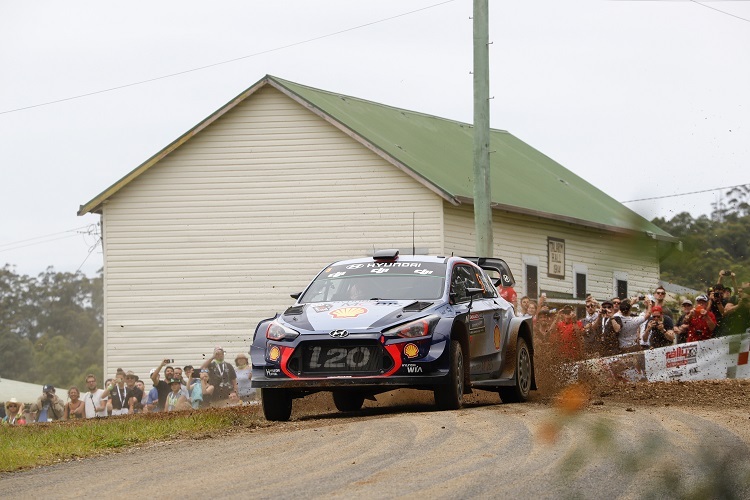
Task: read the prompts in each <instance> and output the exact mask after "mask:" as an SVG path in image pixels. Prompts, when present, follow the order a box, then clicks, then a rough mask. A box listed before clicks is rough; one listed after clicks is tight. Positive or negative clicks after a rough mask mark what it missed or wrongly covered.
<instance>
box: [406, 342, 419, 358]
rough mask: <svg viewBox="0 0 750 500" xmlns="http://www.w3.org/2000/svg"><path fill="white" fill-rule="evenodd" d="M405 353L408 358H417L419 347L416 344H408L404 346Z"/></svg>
mask: <svg viewBox="0 0 750 500" xmlns="http://www.w3.org/2000/svg"><path fill="white" fill-rule="evenodd" d="M404 355H405V356H406V357H407V358H416V357H417V356H419V347H417V345H416V344H406V345H405V346H404Z"/></svg>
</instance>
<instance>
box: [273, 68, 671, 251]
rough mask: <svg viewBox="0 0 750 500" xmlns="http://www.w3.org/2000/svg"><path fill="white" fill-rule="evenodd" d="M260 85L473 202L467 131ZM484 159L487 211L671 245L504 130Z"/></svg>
mask: <svg viewBox="0 0 750 500" xmlns="http://www.w3.org/2000/svg"><path fill="white" fill-rule="evenodd" d="M267 78H269V79H270V80H272V81H273V82H276V83H277V84H278V85H280V86H282V87H284V88H286V89H287V90H288V91H289V92H292V93H294V94H296V95H297V96H299V97H300V98H302V99H303V100H305V101H307V102H308V103H309V104H311V105H312V106H314V107H315V108H318V109H319V110H320V111H322V112H323V113H325V114H326V115H329V116H330V117H332V118H334V119H335V120H336V121H338V122H340V123H341V124H343V125H344V126H345V127H347V128H348V129H350V130H351V131H353V132H354V133H355V134H356V135H358V136H360V137H362V138H363V139H364V140H366V141H367V142H369V143H370V144H372V145H373V146H375V147H376V148H378V149H380V150H382V151H383V152H385V153H386V154H387V155H389V156H391V157H392V158H394V159H395V160H397V161H398V162H400V163H401V164H403V165H404V166H406V167H408V168H409V169H411V170H412V171H414V172H415V173H416V174H418V175H419V176H421V177H422V178H424V179H425V180H426V181H428V182H430V183H432V184H434V185H435V186H436V187H437V188H438V189H439V190H440V191H442V192H443V193H445V194H446V195H447V197H448V198H453V199H455V200H460V201H467V202H470V201H471V199H472V198H473V196H474V194H473V187H472V183H473V177H474V173H473V167H472V161H473V152H472V151H473V149H472V148H473V137H472V129H473V127H472V125H470V124H466V123H461V122H457V121H453V120H448V119H445V118H439V117H436V116H431V115H426V114H423V113H417V112H414V111H407V110H405V109H399V108H394V107H391V106H386V105H383V104H379V103H375V102H371V101H366V100H363V99H358V98H356V97H350V96H344V95H341V94H336V93H333V92H327V91H324V90H319V89H314V88H311V87H307V86H304V85H300V84H297V83H294V82H290V81H287V80H282V79H280V78H277V77H274V76H268V77H267ZM490 151H492V153H491V154H490V171H491V174H490V175H491V183H492V186H491V188H492V203H493V206H494V207H495V208H500V209H506V210H509V211H513V212H520V213H527V214H532V215H538V216H541V217H547V218H552V219H555V220H565V221H568V222H572V223H578V224H584V225H587V226H593V227H601V228H605V229H611V230H617V229H620V230H629V231H636V232H648V233H650V234H653V235H654V236H655V237H658V238H659V239H668V240H672V239H673V238H672V237H671V236H670V235H669V234H668V233H666V232H665V231H663V230H662V229H660V228H659V227H657V226H656V225H654V224H652V223H651V222H649V221H648V220H646V219H644V218H643V217H641V216H640V215H638V214H637V213H635V212H634V211H632V210H630V209H629V208H627V207H626V206H624V205H623V204H621V203H620V202H618V201H617V200H615V199H614V198H612V197H611V196H609V195H607V194H605V193H604V192H602V191H601V190H599V189H598V188H596V187H594V186H593V185H591V184H590V183H588V182H586V181H585V180H584V179H582V178H581V177H579V176H577V175H575V174H574V173H573V172H571V171H570V170H568V169H566V168H565V167H563V166H562V165H560V164H559V163H557V162H556V161H554V160H552V159H551V158H549V157H548V156H546V155H544V154H543V153H541V152H539V151H537V150H536V149H534V148H533V147H531V146H529V145H528V144H526V143H525V142H523V141H521V140H520V139H518V138H517V137H515V136H513V135H512V134H510V133H508V132H506V131H504V130H492V131H491V132H490Z"/></svg>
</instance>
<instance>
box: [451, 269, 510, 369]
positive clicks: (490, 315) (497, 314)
mask: <svg viewBox="0 0 750 500" xmlns="http://www.w3.org/2000/svg"><path fill="white" fill-rule="evenodd" d="M482 274H483V273H482V271H481V269H479V268H477V267H475V266H472V265H469V264H456V265H455V266H454V267H453V272H452V276H451V291H452V293H453V297H454V303H455V307H456V312H457V313H458V314H461V315H463V317H464V322H465V324H466V330H467V331H468V332H469V356H470V358H471V359H472V360H474V359H475V358H484V357H488V356H492V355H495V354H496V353H497V352H498V351H499V347H496V344H497V342H496V341H495V337H496V333H500V332H501V331H502V330H500V329H498V330H497V331H496V327H498V328H499V322H500V321H501V319H502V312H501V310H500V307H499V306H498V305H497V304H496V303H495V301H494V300H493V299H494V297H495V296H496V292H495V291H494V287H492V285H491V284H490V285H489V287H488V286H487V284H486V283H485V282H484V281H488V279H487V278H486V277H484V276H483V275H482ZM469 288H479V289H482V290H484V292H483V293H482V294H479V295H475V296H474V298H473V300H472V298H471V296H470V295H469V293H468V289H469ZM481 364H483V363H480V365H481ZM492 369H493V368H492V366H485V367H484V368H481V367H480V366H477V367H475V364H474V363H472V372H476V373H482V372H486V373H489V372H490V371H492Z"/></svg>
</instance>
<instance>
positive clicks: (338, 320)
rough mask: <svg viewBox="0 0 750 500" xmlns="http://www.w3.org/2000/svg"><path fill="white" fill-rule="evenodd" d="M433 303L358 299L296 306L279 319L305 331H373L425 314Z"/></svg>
mask: <svg viewBox="0 0 750 500" xmlns="http://www.w3.org/2000/svg"><path fill="white" fill-rule="evenodd" d="M434 304H435V302H430V301H415V300H361V301H347V302H318V303H312V304H301V305H295V306H292V307H290V308H289V309H287V310H286V311H285V312H284V314H283V315H282V316H281V318H280V319H281V320H282V321H283V322H284V323H286V324H287V325H289V326H290V327H292V328H294V329H295V330H297V331H299V332H301V333H304V331H306V330H307V331H314V332H321V331H332V330H348V331H350V332H352V331H358V330H359V331H372V330H373V329H382V328H384V327H387V326H389V325H391V324H394V323H403V322H405V321H408V320H409V319H411V318H420V317H423V316H425V315H426V311H427V310H429V309H430V308H431V307H432V306H433V305H434Z"/></svg>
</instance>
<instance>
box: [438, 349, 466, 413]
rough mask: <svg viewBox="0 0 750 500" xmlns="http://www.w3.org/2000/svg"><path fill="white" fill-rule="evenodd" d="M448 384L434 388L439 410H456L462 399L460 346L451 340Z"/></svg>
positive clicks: (462, 383) (462, 373) (462, 374)
mask: <svg viewBox="0 0 750 500" xmlns="http://www.w3.org/2000/svg"><path fill="white" fill-rule="evenodd" d="M449 359H450V368H449V370H448V383H447V384H441V385H438V386H435V404H436V405H437V407H438V409H440V410H458V409H459V408H461V406H462V405H463V398H464V355H463V352H462V350H461V344H460V343H459V342H458V341H457V340H451V345H450V353H449Z"/></svg>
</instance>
